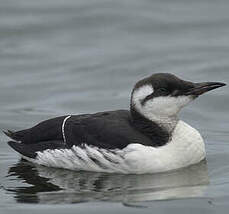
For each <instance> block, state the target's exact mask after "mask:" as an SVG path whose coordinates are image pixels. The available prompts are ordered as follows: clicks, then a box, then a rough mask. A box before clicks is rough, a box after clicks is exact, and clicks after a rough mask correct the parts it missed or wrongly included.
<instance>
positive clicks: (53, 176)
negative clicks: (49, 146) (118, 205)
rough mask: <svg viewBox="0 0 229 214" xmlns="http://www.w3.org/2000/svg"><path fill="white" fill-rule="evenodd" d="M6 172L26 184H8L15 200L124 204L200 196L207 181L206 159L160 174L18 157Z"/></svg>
mask: <svg viewBox="0 0 229 214" xmlns="http://www.w3.org/2000/svg"><path fill="white" fill-rule="evenodd" d="M9 176H10V177H16V178H17V179H20V180H22V181H23V182H26V183H27V184H29V185H32V186H28V187H23V188H21V187H19V188H17V187H16V188H11V189H9V191H12V192H15V193H16V196H15V198H16V199H17V201H18V202H32V203H79V202H85V201H117V202H123V203H124V204H128V203H134V202H143V201H150V200H166V199H177V198H190V197H201V196H203V194H204V190H205V188H206V185H207V184H208V183H209V178H208V172H207V166H206V162H205V161H204V162H201V163H199V164H197V165H194V166H191V167H189V168H185V169H181V170H178V171H172V172H167V173H161V174H153V175H152V174H144V175H124V174H107V173H92V172H75V171H69V170H63V169H55V168H46V167H43V166H38V165H33V164H31V163H28V162H25V161H23V160H22V161H20V162H19V163H18V164H16V165H15V166H13V167H11V168H10V169H9Z"/></svg>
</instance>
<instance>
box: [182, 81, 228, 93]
mask: <svg viewBox="0 0 229 214" xmlns="http://www.w3.org/2000/svg"><path fill="white" fill-rule="evenodd" d="M225 85H226V84H225V83H221V82H203V83H194V84H193V87H192V88H191V89H190V90H188V91H187V92H186V93H185V95H194V96H199V95H202V94H204V93H206V92H208V91H211V90H214V89H216V88H220V87H223V86H225Z"/></svg>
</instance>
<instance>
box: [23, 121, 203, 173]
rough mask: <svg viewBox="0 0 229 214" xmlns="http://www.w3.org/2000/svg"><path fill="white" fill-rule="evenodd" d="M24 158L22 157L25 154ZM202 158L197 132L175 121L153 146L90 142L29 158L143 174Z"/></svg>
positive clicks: (57, 164)
mask: <svg viewBox="0 0 229 214" xmlns="http://www.w3.org/2000/svg"><path fill="white" fill-rule="evenodd" d="M25 158H26V157H25ZM204 158H205V148H204V142H203V139H202V137H201V136H200V134H199V132H198V131H197V130H195V129H193V128H192V127H190V126H189V125H188V124H186V123H184V122H183V121H179V122H178V124H177V126H176V128H175V130H174V132H173V136H172V139H171V141H170V142H169V143H167V144H166V145H164V146H161V147H158V148H155V147H150V146H144V145H142V144H130V145H128V146H127V147H126V148H124V149H123V150H119V149H117V150H112V151H110V150H106V149H100V148H97V147H92V146H85V147H84V148H80V147H77V146H73V147H72V148H71V149H60V150H57V149H56V150H49V149H48V150H45V151H43V152H38V153H37V157H36V159H30V158H26V159H28V160H30V161H32V162H35V163H38V164H41V165H45V166H51V167H57V168H66V169H71V170H77V171H78V170H86V171H95V172H109V173H125V174H143V173H157V172H165V171H169V170H174V169H178V168H182V167H186V166H189V165H192V164H195V163H198V162H200V161H201V160H203V159H204Z"/></svg>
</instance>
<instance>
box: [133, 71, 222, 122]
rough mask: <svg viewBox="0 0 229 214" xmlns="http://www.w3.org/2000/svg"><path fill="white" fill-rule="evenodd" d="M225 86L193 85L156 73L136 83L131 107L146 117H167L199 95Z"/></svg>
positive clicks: (210, 84)
mask: <svg viewBox="0 0 229 214" xmlns="http://www.w3.org/2000/svg"><path fill="white" fill-rule="evenodd" d="M225 85H226V84H224V83H220V82H203V83H194V82H190V81H185V80H182V79H179V78H178V77H176V76H175V75H173V74H168V73H157V74H153V75H152V76H150V77H148V78H145V79H142V80H140V81H139V82H137V83H136V85H135V87H134V89H133V92H132V97H131V106H132V107H134V108H136V109H137V110H138V111H139V112H140V113H143V114H144V115H145V116H146V117H148V116H150V115H151V116H152V114H155V115H158V116H160V117H163V118H164V117H169V116H173V115H175V114H177V113H178V112H179V110H180V109H181V108H182V107H183V106H185V105H187V104H188V103H189V102H190V101H192V100H193V99H194V98H196V97H198V96H199V95H201V94H204V93H205V92H207V91H210V90H213V89H216V88H219V87H222V86H225Z"/></svg>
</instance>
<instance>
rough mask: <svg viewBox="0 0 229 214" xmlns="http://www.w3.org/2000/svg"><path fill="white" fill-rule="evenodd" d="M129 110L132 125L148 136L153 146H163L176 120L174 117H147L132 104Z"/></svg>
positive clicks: (169, 137)
mask: <svg viewBox="0 0 229 214" xmlns="http://www.w3.org/2000/svg"><path fill="white" fill-rule="evenodd" d="M130 112H131V122H132V124H133V126H134V127H135V128H136V129H138V130H139V131H140V132H141V133H143V134H144V135H146V136H147V137H149V138H150V139H151V140H152V144H153V146H163V145H165V144H166V143H168V142H169V141H170V139H171V136H172V132H173V130H174V128H175V127H176V124H177V121H178V120H177V119H176V118H173V119H172V118H171V120H170V119H168V120H163V121H161V120H159V119H157V118H154V119H155V120H152V118H150V119H148V118H146V117H145V116H144V115H142V114H141V113H139V112H138V111H137V110H136V109H135V108H134V106H131V108H130Z"/></svg>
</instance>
